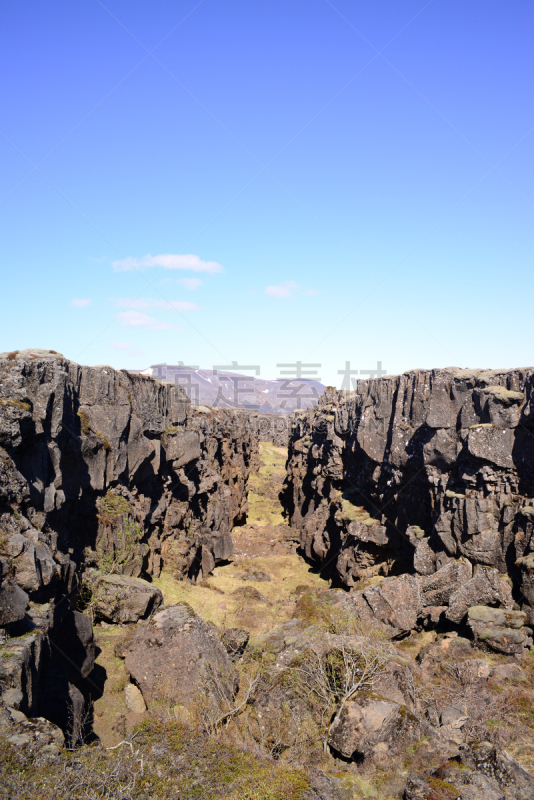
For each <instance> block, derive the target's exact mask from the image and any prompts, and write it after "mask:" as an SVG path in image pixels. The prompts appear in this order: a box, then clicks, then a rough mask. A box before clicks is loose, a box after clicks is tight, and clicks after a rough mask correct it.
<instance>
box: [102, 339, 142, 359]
mask: <svg viewBox="0 0 534 800" xmlns="http://www.w3.org/2000/svg"><path fill="white" fill-rule="evenodd" d="M109 346H110V347H111V348H113V350H122V351H123V352H125V353H128V355H130V356H143V355H144V352H143V351H142V350H138V349H137V347H136V346H135V345H134V344H132V343H131V342H111V344H110V345H109Z"/></svg>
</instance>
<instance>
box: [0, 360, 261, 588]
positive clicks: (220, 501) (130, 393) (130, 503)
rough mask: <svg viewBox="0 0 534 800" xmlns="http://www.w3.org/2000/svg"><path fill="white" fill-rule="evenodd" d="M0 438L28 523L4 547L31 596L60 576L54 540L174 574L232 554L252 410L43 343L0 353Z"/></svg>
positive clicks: (252, 435)
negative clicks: (195, 399) (218, 403)
mask: <svg viewBox="0 0 534 800" xmlns="http://www.w3.org/2000/svg"><path fill="white" fill-rule="evenodd" d="M0 445H1V446H2V447H3V448H4V451H3V453H4V456H3V457H7V458H11V459H12V462H13V464H14V466H15V467H16V471H17V474H18V475H19V479H20V480H18V482H17V481H15V482H13V480H12V478H11V477H9V478H8V479H6V481H5V482H6V484H7V485H8V486H9V491H10V492H11V494H13V493H15V494H14V495H13V497H12V498H11V505H13V503H15V504H18V505H20V503H21V502H22V500H23V497H22V496H23V495H24V501H25V503H26V506H27V511H28V513H27V514H26V516H27V518H28V520H27V530H28V531H30V533H31V535H29V534H28V533H25V534H24V535H25V538H26V539H28V540H29V543H26V542H23V541H22V540H21V539H19V538H17V536H16V530H18V529H20V525H14V524H11V523H10V524H11V529H10V530H9V531H7V532H8V538H9V549H10V552H9V553H8V554H7V555H8V556H9V557H10V558H14V559H17V563H18V567H17V570H18V579H17V580H16V582H17V584H18V585H19V586H21V587H22V588H23V589H24V591H27V592H29V593H30V596H31V597H32V596H33V595H35V594H36V593H37V594H38V593H39V592H41V594H42V590H43V585H47V581H48V583H49V584H52V583H53V582H54V581H55V573H56V572H57V557H56V553H55V552H54V549H55V548H56V549H57V548H59V550H60V551H61V552H62V553H70V554H71V555H73V556H74V559H75V560H76V561H77V562H78V563H79V562H80V561H81V560H82V558H84V557H85V560H86V562H87V563H90V561H91V559H93V561H94V562H95V563H97V564H98V565H100V566H102V565H103V566H104V567H105V568H106V571H107V572H115V573H123V574H126V575H131V576H134V577H138V576H139V575H140V574H142V573H143V572H146V573H148V574H155V575H157V574H159V571H160V569H161V564H162V559H163V560H164V561H168V562H169V565H170V567H171V568H172V569H173V570H174V571H175V573H177V574H178V575H179V576H188V577H190V578H193V579H194V578H196V576H197V575H198V574H201V573H206V572H209V571H210V570H211V569H212V568H213V567H214V565H215V563H216V562H217V561H218V560H221V559H225V558H228V556H229V555H231V552H232V542H231V538H230V530H231V528H232V526H233V525H234V524H235V523H236V522H238V521H239V520H240V519H242V518H243V516H244V513H245V511H246V502H247V501H246V484H247V479H248V476H249V473H250V471H251V470H253V469H256V467H257V462H258V455H257V430H256V426H255V425H254V424H253V422H252V420H251V418H250V415H248V414H247V413H245V412H240V411H233V410H232V411H229V410H222V409H219V410H212V409H205V408H202V407H200V408H199V409H198V410H192V408H191V405H190V402H189V400H188V398H187V396H186V394H185V392H184V391H183V390H182V389H181V388H180V387H179V386H173V385H170V384H161V383H159V382H156V381H155V380H154V379H152V378H151V377H147V376H140V375H133V374H129V373H126V372H118V371H116V370H114V369H112V368H111V367H82V366H79V365H78V364H74V363H73V362H71V361H67V360H66V359H64V358H63V357H62V356H59V355H58V354H51V353H43V352H42V351H35V352H34V351H24V352H22V353H18V354H15V355H13V354H11V357H6V358H1V357H0ZM17 492H18V494H17ZM28 493H29V494H28ZM25 524H26V523H25ZM40 532H41V533H40ZM23 533H24V532H23ZM34 540H35V541H34ZM48 540H50V542H49V541H48ZM52 540H53V543H52ZM0 544H1V542H0ZM43 547H44V548H48V549H49V550H50V547H52V549H51V550H50V552H51V553H52V555H51V556H50V557H49V556H48V555H47V553H46V552H45V550H43ZM17 548H18V550H19V552H15V551H16V550H17ZM32 548H33V549H32ZM84 551H85V554H84ZM2 552H3V551H1V550H0V555H1V554H2ZM37 561H39V565H40V566H39V569H36V568H35V566H34V565H35V563H36V562H37ZM45 594H46V593H45Z"/></svg>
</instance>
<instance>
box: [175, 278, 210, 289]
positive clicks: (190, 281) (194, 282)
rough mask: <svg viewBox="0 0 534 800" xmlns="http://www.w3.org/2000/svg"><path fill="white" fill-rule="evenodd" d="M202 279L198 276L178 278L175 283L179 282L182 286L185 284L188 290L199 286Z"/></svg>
mask: <svg viewBox="0 0 534 800" xmlns="http://www.w3.org/2000/svg"><path fill="white" fill-rule="evenodd" d="M203 282H204V281H201V280H200V278H178V280H177V281H176V283H181V284H182V286H185V288H186V289H188V290H189V291H190V292H192V291H193V289H198V287H199V286H202V284H203Z"/></svg>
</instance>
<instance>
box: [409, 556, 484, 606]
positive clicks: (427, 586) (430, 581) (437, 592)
mask: <svg viewBox="0 0 534 800" xmlns="http://www.w3.org/2000/svg"><path fill="white" fill-rule="evenodd" d="M472 575H473V567H472V566H471V564H470V563H469V561H466V560H464V559H462V560H461V561H460V560H459V561H449V563H448V564H445V566H443V567H442V568H441V569H439V570H438V571H437V572H434V573H433V574H432V575H427V576H425V577H423V578H421V579H420V584H419V585H420V591H421V599H422V601H423V605H424V606H446V605H448V604H449V601H450V598H451V595H452V594H454V593H455V592H456V591H457V590H458V589H460V588H461V587H462V586H464V584H466V583H467V582H468V581H469V580H470V578H471V577H472Z"/></svg>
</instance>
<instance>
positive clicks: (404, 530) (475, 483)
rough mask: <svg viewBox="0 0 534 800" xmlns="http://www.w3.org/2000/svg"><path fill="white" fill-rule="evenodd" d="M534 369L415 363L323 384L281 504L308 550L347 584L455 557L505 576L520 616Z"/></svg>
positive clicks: (525, 583) (298, 427)
mask: <svg viewBox="0 0 534 800" xmlns="http://www.w3.org/2000/svg"><path fill="white" fill-rule="evenodd" d="M533 376H534V370H532V369H517V370H506V371H501V372H498V371H494V372H484V371H482V370H478V371H468V370H459V369H443V370H431V371H424V370H416V371H413V372H409V373H406V374H404V375H400V376H395V377H387V378H381V379H377V380H373V381H359V383H358V389H357V391H355V392H352V393H351V394H350V395H346V393H344V392H337V391H336V390H332V389H329V390H327V391H326V393H325V395H323V397H322V398H321V399H320V403H319V407H318V408H317V409H308V410H307V411H306V412H303V413H301V414H299V415H296V416H295V417H294V418H293V427H292V430H291V435H290V445H289V460H288V478H287V492H286V504H287V507H288V510H289V512H290V515H291V522H292V525H294V526H297V527H299V528H300V531H301V546H302V548H303V550H304V551H305V553H306V554H307V556H308V557H309V558H310V559H312V560H315V561H316V562H319V563H320V564H322V565H326V564H328V566H329V568H330V569H331V570H332V571H333V573H334V574H335V575H337V577H338V578H339V580H340V581H341V582H342V583H343V584H344V585H345V586H347V587H351V586H354V585H355V584H356V583H357V582H358V580H360V579H362V578H368V577H370V576H372V575H375V574H385V575H387V574H390V573H391V572H393V573H400V572H405V571H408V572H418V573H419V574H421V575H431V574H432V573H434V572H435V571H436V570H437V569H439V568H440V567H441V566H443V565H444V564H445V563H447V562H448V561H450V560H451V559H457V558H459V557H464V558H465V559H467V560H468V561H469V562H470V563H471V564H473V565H475V564H480V565H484V566H489V567H494V568H496V569H497V570H498V571H499V572H500V573H508V574H509V575H510V576H511V578H512V580H513V582H514V593H515V596H516V599H517V600H518V601H519V602H520V603H522V604H523V605H525V606H527V605H528V609H527V608H525V609H524V610H525V611H527V613H528V614H529V615H530V614H531V612H530V610H529V609H530V606H531V602H532V600H534V592H533V591H532V585H534V583H533V581H532V574H533V564H531V561H532V559H531V558H530V555H531V553H532V552H533V551H534V539H533V537H532V534H533V525H534V499H533V497H534V410H533V409H534V406H533V404H534V394H533V392H532V380H533ZM531 542H532V543H531ZM533 619H534V617H532V616H529V621H530V622H532V621H533Z"/></svg>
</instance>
